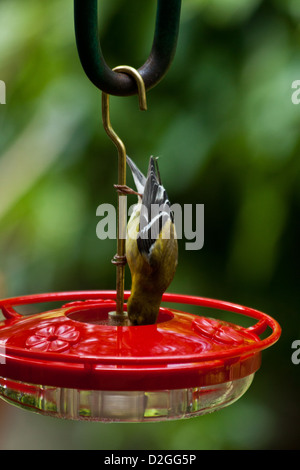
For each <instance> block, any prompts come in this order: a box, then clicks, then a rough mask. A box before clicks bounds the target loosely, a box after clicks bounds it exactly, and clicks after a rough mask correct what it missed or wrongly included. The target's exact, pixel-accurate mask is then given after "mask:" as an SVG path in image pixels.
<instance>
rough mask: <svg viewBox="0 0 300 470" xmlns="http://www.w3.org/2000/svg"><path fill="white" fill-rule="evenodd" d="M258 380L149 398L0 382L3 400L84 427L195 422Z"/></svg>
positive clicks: (156, 393)
mask: <svg viewBox="0 0 300 470" xmlns="http://www.w3.org/2000/svg"><path fill="white" fill-rule="evenodd" d="M253 377H254V374H251V375H249V376H247V377H244V378H242V379H237V380H233V381H231V382H225V383H222V384H218V385H214V386H206V387H196V388H186V389H179V390H158V391H150V392H141V391H140V392H139V391H136V392H135V391H132V392H118V391H106V390H105V391H104V390H78V389H70V388H56V387H45V386H43V385H31V384H25V383H22V382H17V381H12V380H8V379H4V378H1V379H0V394H1V397H2V398H3V399H4V400H5V401H6V402H8V403H10V404H12V405H15V406H18V407H20V408H23V409H26V410H30V411H34V412H36V413H39V414H42V415H46V416H53V417H56V418H63V419H69V420H80V421H102V422H150V421H165V420H173V419H183V418H192V417H196V416H200V415H204V414H207V413H212V412H213V411H216V410H220V409H221V408H224V407H225V406H228V405H231V404H232V403H233V402H234V401H236V400H238V399H239V398H240V397H241V396H242V395H243V394H244V393H245V392H246V391H247V389H248V388H249V387H250V385H251V382H252V380H253Z"/></svg>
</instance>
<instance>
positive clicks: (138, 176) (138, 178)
mask: <svg viewBox="0 0 300 470" xmlns="http://www.w3.org/2000/svg"><path fill="white" fill-rule="evenodd" d="M126 160H127V163H128V166H129V168H130V169H131V172H132V176H133V179H134V183H135V186H136V190H137V192H138V193H139V194H143V193H144V188H145V184H146V178H145V176H144V175H143V173H142V172H141V171H140V170H139V169H138V167H137V166H136V164H135V163H134V162H133V161H132V160H131V158H129V157H128V155H127V156H126Z"/></svg>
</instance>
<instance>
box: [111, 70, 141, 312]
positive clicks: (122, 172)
mask: <svg viewBox="0 0 300 470" xmlns="http://www.w3.org/2000/svg"><path fill="white" fill-rule="evenodd" d="M113 70H114V72H117V73H120V75H121V73H122V72H123V73H122V74H125V73H126V74H128V75H130V76H132V77H133V78H134V80H135V82H136V84H137V88H138V97H139V107H140V109H141V110H142V111H146V110H147V98H146V88H145V83H144V80H143V78H142V77H141V75H140V74H139V72H138V71H137V70H136V69H134V68H133V67H129V66H127V65H121V66H119V67H116V68H114V69H113ZM102 121H103V126H104V129H105V131H106V133H107V135H108V136H109V138H110V139H111V140H112V141H113V143H114V144H115V146H116V147H117V150H118V185H117V186H118V187H125V186H126V148H125V144H124V142H123V141H122V140H121V139H120V137H119V136H118V135H117V134H116V132H115V131H114V130H113V128H112V125H111V122H110V113H109V95H108V94H107V93H105V92H102ZM121 197H122V194H121V193H119V194H118V212H117V214H118V215H117V230H118V235H117V254H116V256H115V257H114V259H113V263H114V264H116V266H117V281H116V288H117V297H116V312H115V320H122V319H124V318H125V315H124V311H123V306H124V279H125V264H126V256H125V243H126V211H125V208H124V204H123V201H124V199H123V200H122V199H121ZM123 197H124V196H123ZM113 313H114V312H113Z"/></svg>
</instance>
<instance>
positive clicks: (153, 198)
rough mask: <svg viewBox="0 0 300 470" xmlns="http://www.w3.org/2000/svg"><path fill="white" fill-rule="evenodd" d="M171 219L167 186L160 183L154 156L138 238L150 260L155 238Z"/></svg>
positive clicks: (142, 252)
mask: <svg viewBox="0 0 300 470" xmlns="http://www.w3.org/2000/svg"><path fill="white" fill-rule="evenodd" d="M169 219H171V220H172V221H173V213H172V211H171V210H170V201H169V198H168V195H167V192H166V190H165V188H164V187H163V186H162V184H161V183H160V177H159V171H158V166H157V162H156V160H155V159H154V157H151V158H150V163H149V168H148V173H147V180H146V184H145V188H144V194H143V199H142V207H141V214H140V227H139V236H138V238H137V244H138V249H139V251H140V253H141V254H144V255H146V258H147V259H148V260H150V258H151V249H152V247H153V245H154V243H155V240H157V238H158V237H159V234H160V232H161V230H162V228H163V226H164V224H165V223H166V222H167V221H168V220H169Z"/></svg>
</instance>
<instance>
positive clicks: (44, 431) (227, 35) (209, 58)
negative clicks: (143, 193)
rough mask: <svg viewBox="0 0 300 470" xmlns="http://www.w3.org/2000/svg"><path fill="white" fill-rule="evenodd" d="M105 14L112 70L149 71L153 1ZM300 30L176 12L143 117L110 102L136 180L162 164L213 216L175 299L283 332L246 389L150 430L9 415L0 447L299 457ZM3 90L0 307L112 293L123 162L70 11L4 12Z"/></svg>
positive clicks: (212, 6) (59, 5)
mask: <svg viewBox="0 0 300 470" xmlns="http://www.w3.org/2000/svg"><path fill="white" fill-rule="evenodd" d="M99 3H100V5H99V6H100V8H99V9H100V13H101V14H100V18H99V22H100V31H101V43H102V48H103V51H104V54H105V57H106V60H107V62H108V64H109V65H110V66H111V67H114V66H116V65H121V64H127V65H131V66H133V67H139V66H141V65H142V63H144V61H145V60H146V58H147V57H148V54H149V51H150V48H151V44H152V36H153V31H154V21H155V11H156V2H154V0H143V2H141V1H140V0H128V1H126V2H125V1H124V0H123V1H122V0H113V1H108V0H101V2H99ZM299 21H300V4H299V1H298V0H242V1H241V0H183V5H182V17H181V29H180V35H179V43H178V48H177V53H176V56H175V60H174V62H173V64H172V67H171V69H170V70H169V72H168V74H167V76H166V77H165V78H164V80H163V81H162V82H161V83H160V84H159V85H157V86H156V87H155V88H154V89H153V90H151V91H149V92H148V111H147V112H146V113H140V111H139V110H138V102H137V98H136V97H129V98H116V97H113V98H112V99H111V119H112V123H113V127H114V128H115V129H116V131H117V133H118V134H119V135H120V137H122V138H123V140H124V142H125V144H126V148H127V152H128V154H129V155H130V156H131V157H132V158H133V159H134V160H135V161H136V163H137V164H138V165H139V166H140V168H141V169H142V170H144V171H146V168H147V164H148V158H149V156H150V155H151V154H153V155H159V156H160V169H161V174H162V178H163V182H164V185H165V187H166V188H167V190H168V193H169V196H170V199H171V202H172V203H175V202H177V203H180V204H184V203H193V204H196V203H200V204H204V206H205V244H204V247H203V249H202V250H200V251H186V250H185V249H184V243H185V241H184V240H183V241H182V243H181V244H180V259H179V267H178V270H177V274H176V277H175V279H174V282H173V284H172V285H171V287H170V289H169V291H172V292H179V293H185V294H194V295H200V296H206V297H214V298H219V299H223V300H228V301H232V302H236V303H240V304H244V305H248V306H250V307H254V308H257V309H259V310H262V311H266V312H267V313H268V314H270V315H271V316H273V317H274V318H276V319H277V320H278V321H279V323H280V324H281V326H282V328H283V332H282V337H281V339H280V341H279V342H278V343H277V344H276V345H275V346H273V347H272V348H271V349H270V350H267V351H265V352H264V353H263V362H262V367H261V369H260V370H259V372H258V373H257V374H256V377H255V380H254V382H253V384H252V386H251V388H250V389H249V391H248V392H247V393H246V395H245V396H244V397H243V398H241V399H240V400H239V401H238V402H237V403H235V404H233V405H232V406H230V407H228V408H225V409H224V410H222V411H219V412H217V413H214V414H212V415H207V416H204V417H199V418H194V419H191V420H186V421H176V422H169V423H157V424H154V423H152V424H135V425H133V424H111V425H107V424H106V425H104V424H101V423H94V424H93V423H80V422H68V421H60V420H56V419H53V418H46V417H42V416H39V415H34V414H31V413H28V412H25V411H23V410H19V409H17V408H13V407H11V406H9V405H7V404H5V403H1V404H0V420H1V421H0V423H1V426H0V448H1V449H76V448H78V449H158V450H159V449H266V448H269V449H279V448H284V449H297V448H299V426H298V424H299V419H300V413H299V396H300V395H299V391H300V365H299V366H297V365H294V364H293V363H292V361H291V354H292V352H293V351H292V349H291V344H292V342H293V341H294V340H295V339H300V320H299V261H300V250H299V237H300V221H299V209H300V184H299V183H300V174H299V169H300V158H299V149H300V133H299V126H300V105H299V106H297V105H294V104H293V103H292V101H291V95H292V88H291V85H292V82H293V81H294V80H297V79H300V28H299ZM0 79H1V80H3V81H5V82H6V85H7V104H6V105H1V106H0V129H1V130H0V193H1V196H0V226H1V230H0V297H1V298H3V297H10V296H18V295H23V294H32V293H40V292H52V291H63V290H79V289H80V290H81V289H113V288H114V287H115V268H114V267H113V265H112V264H111V262H110V261H111V259H112V257H113V255H114V254H115V251H116V245H115V241H114V240H105V241H100V240H99V239H98V238H97V237H96V225H97V222H98V219H97V217H96V209H97V207H98V205H99V204H101V203H103V202H105V203H112V204H115V201H116V194H115V191H114V189H113V184H114V183H115V182H116V178H117V156H116V149H115V147H114V146H113V144H112V143H111V141H110V140H109V139H108V137H107V135H106V134H105V132H104V130H103V128H102V123H101V94H100V92H99V90H97V89H95V87H94V86H93V85H92V84H91V83H90V82H89V80H88V79H87V78H86V76H85V74H84V72H83V70H82V68H81V65H80V62H79V59H78V55H77V50H76V46H75V38H74V26H73V2H71V1H61V0H52V1H51V2H40V1H38V0H26V2H22V1H21V0H1V2H0ZM128 175H129V173H128ZM128 182H129V184H132V180H131V176H128ZM129 202H130V204H133V203H134V202H135V199H134V197H133V198H132V199H130V201H129ZM126 288H130V275H129V271H127V272H126ZM235 321H237V322H238V321H239V318H235Z"/></svg>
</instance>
